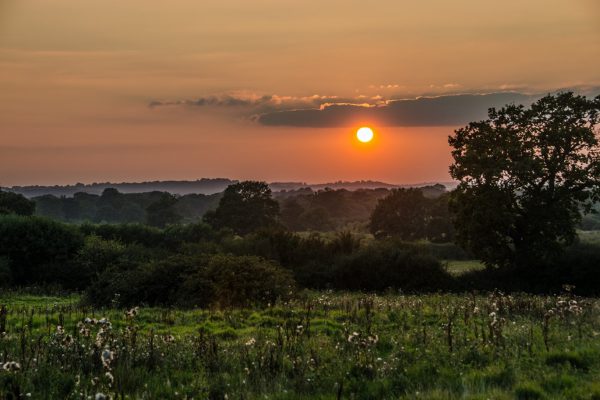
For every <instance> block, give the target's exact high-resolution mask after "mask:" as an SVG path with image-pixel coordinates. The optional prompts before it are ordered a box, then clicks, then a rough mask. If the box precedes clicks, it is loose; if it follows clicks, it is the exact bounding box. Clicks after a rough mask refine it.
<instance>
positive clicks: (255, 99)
mask: <svg viewBox="0 0 600 400" xmlns="http://www.w3.org/2000/svg"><path fill="white" fill-rule="evenodd" d="M592 89H593V90H590V89H588V90H585V91H584V92H586V93H584V94H588V95H589V94H592V93H593V92H596V93H597V92H598V91H599V90H598V89H599V88H592ZM576 91H577V90H576ZM579 92H581V91H579ZM543 95H545V93H543V94H525V93H520V92H514V91H502V92H493V93H484V94H478V93H465V94H451V95H438V96H422V97H416V98H411V99H394V98H387V99H386V98H383V97H382V96H379V95H377V96H356V97H352V98H349V97H346V98H342V97H337V96H323V95H314V96H307V97H294V96H278V95H265V96H259V95H255V94H251V93H233V94H226V95H220V96H209V97H201V98H198V99H195V100H179V101H153V102H152V103H150V106H151V107H161V106H190V107H211V106H212V107H225V108H231V109H236V110H237V111H238V112H241V113H242V114H243V115H244V116H246V117H248V118H250V119H252V120H254V121H256V122H257V123H259V124H261V125H264V126H291V127H314V128H331V127H347V126H356V125H357V124H369V123H370V124H375V125H377V126H451V125H461V124H466V123H468V122H469V121H477V120H481V119H485V118H486V116H487V111H488V109H489V108H492V107H494V108H500V107H502V106H504V105H506V104H513V103H514V104H523V105H529V104H531V103H532V102H534V101H535V100H537V99H538V98H540V97H542V96H543Z"/></svg>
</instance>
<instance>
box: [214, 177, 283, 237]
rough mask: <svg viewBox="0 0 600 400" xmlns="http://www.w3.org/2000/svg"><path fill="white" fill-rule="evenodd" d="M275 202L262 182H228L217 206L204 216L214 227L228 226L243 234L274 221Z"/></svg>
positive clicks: (275, 222) (266, 185) (269, 224)
mask: <svg viewBox="0 0 600 400" xmlns="http://www.w3.org/2000/svg"><path fill="white" fill-rule="evenodd" d="M278 217H279V204H278V203H277V202H276V201H275V200H273V198H272V196H271V189H270V188H269V185H268V184H267V183H265V182H257V181H244V182H240V183H236V184H234V185H230V186H228V187H227V189H225V192H223V197H221V200H220V201H219V206H218V207H217V209H216V210H215V211H214V212H208V213H207V214H205V216H204V220H205V221H206V222H207V223H209V224H210V225H212V226H213V227H214V228H216V229H221V228H229V229H232V230H233V231H234V232H235V233H237V234H240V235H245V234H247V233H250V232H255V231H257V230H258V229H260V228H265V227H271V226H275V225H276V224H277V219H278Z"/></svg>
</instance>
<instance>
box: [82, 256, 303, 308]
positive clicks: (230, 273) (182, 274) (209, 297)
mask: <svg viewBox="0 0 600 400" xmlns="http://www.w3.org/2000/svg"><path fill="white" fill-rule="evenodd" d="M293 285H294V281H293V279H292V278H291V276H290V274H289V272H287V271H285V270H283V269H282V268H281V267H279V266H278V265H277V264H275V263H274V262H270V261H266V260H264V259H262V258H259V257H252V256H241V257H238V256H232V255H223V254H219V255H213V256H195V257H191V256H172V257H169V258H167V259H165V260H161V261H155V262H145V263H138V264H135V263H133V264H132V263H123V264H119V265H113V266H112V267H110V268H108V269H106V270H105V271H104V272H103V273H102V274H101V275H100V276H99V278H98V279H97V280H96V281H95V282H94V283H93V284H92V285H91V286H90V287H89V288H88V290H87V292H86V301H87V302H88V303H91V304H95V305H104V306H106V305H111V304H114V303H116V302H118V305H120V306H133V305H140V304H145V305H151V306H169V305H174V304H176V305H179V306H183V307H208V306H222V307H233V306H248V305H255V304H266V303H268V302H271V303H272V302H274V301H275V300H277V299H278V298H282V297H286V296H288V294H289V292H290V290H291V288H292V287H293Z"/></svg>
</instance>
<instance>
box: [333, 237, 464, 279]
mask: <svg viewBox="0 0 600 400" xmlns="http://www.w3.org/2000/svg"><path fill="white" fill-rule="evenodd" d="M332 273H333V274H332V275H333V276H332V278H333V286H334V287H335V288H338V289H345V290H368V291H382V290H385V289H387V288H394V289H402V290H407V291H419V290H424V291H435V290H440V289H447V288H450V287H451V286H452V283H453V278H452V277H451V276H450V275H449V274H448V273H447V272H446V271H445V269H444V267H443V266H442V264H441V263H440V262H439V261H438V260H436V259H435V258H433V257H431V256H427V255H422V254H419V253H418V252H415V251H410V250H404V249H402V248H399V247H398V246H397V245H396V244H395V243H393V242H380V243H373V244H371V245H369V246H367V247H364V248H362V249H360V250H358V251H356V252H354V253H352V254H350V255H346V256H342V257H340V258H339V259H338V260H337V262H336V267H335V270H334V271H332Z"/></svg>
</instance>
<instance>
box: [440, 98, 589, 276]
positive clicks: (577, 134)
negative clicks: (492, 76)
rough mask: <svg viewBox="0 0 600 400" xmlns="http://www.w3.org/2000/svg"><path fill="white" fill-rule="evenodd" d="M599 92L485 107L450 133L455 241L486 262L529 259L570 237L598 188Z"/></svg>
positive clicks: (551, 252)
mask: <svg viewBox="0 0 600 400" xmlns="http://www.w3.org/2000/svg"><path fill="white" fill-rule="evenodd" d="M599 111H600V97H597V98H595V99H593V100H587V99H586V98H585V97H582V96H575V95H573V93H561V94H558V95H556V96H552V95H549V96H546V97H544V98H542V99H540V100H538V101H537V102H536V103H534V104H533V105H532V106H531V108H528V109H526V108H525V107H523V106H516V105H509V106H506V107H504V108H502V109H500V110H495V109H490V110H489V118H488V119H487V120H485V121H480V122H472V123H470V124H469V125H468V126H466V127H464V128H461V129H458V130H456V131H455V135H454V136H451V137H450V138H449V143H450V145H451V146H452V147H453V150H452V156H453V158H454V164H453V165H452V166H451V167H450V173H451V175H452V177H453V178H454V179H457V180H459V181H460V184H459V186H458V188H457V189H456V190H455V191H454V192H452V202H451V205H452V210H453V212H454V215H455V225H456V226H455V227H456V230H457V239H458V241H459V242H460V243H461V244H462V245H463V246H465V247H466V248H468V249H469V250H471V251H472V252H473V254H475V255H476V256H477V257H478V258H481V259H482V260H483V261H484V262H485V263H486V264H487V265H490V266H491V265H495V266H508V265H518V266H532V265H535V264H537V263H539V262H540V261H543V260H548V259H551V258H552V257H553V256H555V255H556V254H557V252H558V251H559V250H560V247H561V244H563V243H566V244H568V243H571V242H572V241H573V240H574V238H575V235H576V232H575V226H576V224H577V222H579V220H580V218H581V210H582V209H583V211H588V210H589V209H590V207H591V204H592V202H593V201H595V200H598V196H599V195H600V181H599V178H600V146H599V144H598V138H597V136H596V131H595V127H596V125H597V123H598V122H599V118H600V114H599Z"/></svg>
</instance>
